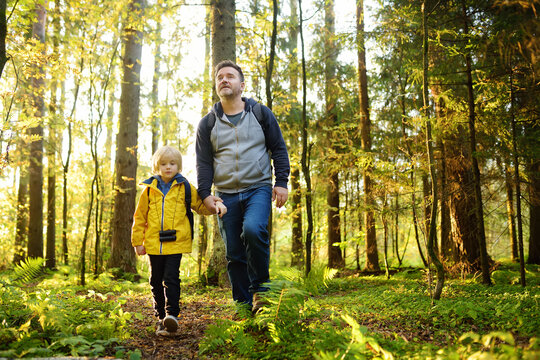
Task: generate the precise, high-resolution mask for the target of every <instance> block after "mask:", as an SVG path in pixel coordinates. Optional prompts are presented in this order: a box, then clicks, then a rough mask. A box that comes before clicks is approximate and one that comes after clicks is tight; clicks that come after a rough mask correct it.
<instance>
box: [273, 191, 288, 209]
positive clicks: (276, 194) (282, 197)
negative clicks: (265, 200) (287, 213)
mask: <svg viewBox="0 0 540 360" xmlns="http://www.w3.org/2000/svg"><path fill="white" fill-rule="evenodd" d="M288 197H289V190H287V188H284V187H280V186H276V187H274V189H273V190H272V201H274V200H275V201H276V206H277V207H278V208H280V207H282V206H283V205H285V203H286V202H287V198H288Z"/></svg>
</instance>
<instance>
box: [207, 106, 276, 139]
mask: <svg viewBox="0 0 540 360" xmlns="http://www.w3.org/2000/svg"><path fill="white" fill-rule="evenodd" d="M251 110H252V111H253V114H254V115H255V119H257V122H258V123H259V125H261V128H262V129H263V132H264V135H265V136H266V129H265V128H264V126H263V112H262V106H261V103H260V102H256V103H255V105H253V107H252V108H251ZM206 124H207V126H208V131H212V129H213V128H214V125H216V114H214V112H213V111H211V110H210V112H209V113H208V122H207V123H206Z"/></svg>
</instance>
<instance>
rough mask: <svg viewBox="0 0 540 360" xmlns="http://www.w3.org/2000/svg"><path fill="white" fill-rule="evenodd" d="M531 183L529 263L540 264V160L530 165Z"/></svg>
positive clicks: (533, 161)
mask: <svg viewBox="0 0 540 360" xmlns="http://www.w3.org/2000/svg"><path fill="white" fill-rule="evenodd" d="M528 173H529V177H530V184H529V209H530V210H529V216H530V219H529V257H528V259H527V264H537V265H540V160H538V159H536V160H532V161H531V162H530V163H529V165H528Z"/></svg>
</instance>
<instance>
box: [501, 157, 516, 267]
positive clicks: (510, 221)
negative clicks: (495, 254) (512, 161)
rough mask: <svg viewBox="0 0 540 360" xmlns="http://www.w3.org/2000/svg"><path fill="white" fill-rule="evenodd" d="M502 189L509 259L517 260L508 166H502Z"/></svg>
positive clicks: (511, 189) (510, 172) (514, 220)
mask: <svg viewBox="0 0 540 360" xmlns="http://www.w3.org/2000/svg"><path fill="white" fill-rule="evenodd" d="M503 171H504V187H505V189H506V217H507V218H508V237H509V238H510V259H511V260H512V261H514V262H517V261H518V260H519V254H518V241H517V235H516V211H515V209H514V190H513V187H512V182H513V181H512V171H511V170H510V165H509V164H507V163H506V161H505V164H504V170H503Z"/></svg>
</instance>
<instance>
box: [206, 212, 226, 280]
mask: <svg viewBox="0 0 540 360" xmlns="http://www.w3.org/2000/svg"><path fill="white" fill-rule="evenodd" d="M212 219H214V220H213V223H214V234H213V236H212V238H213V239H214V242H213V245H214V248H213V249H212V255H211V256H210V260H209V261H208V267H207V269H206V274H205V277H206V284H208V285H214V286H222V287H226V286H229V284H230V283H229V277H228V275H227V257H226V256H225V246H224V245H223V241H222V240H221V235H220V233H219V226H218V223H217V217H216V216H212ZM216 245H221V246H217V247H216Z"/></svg>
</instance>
